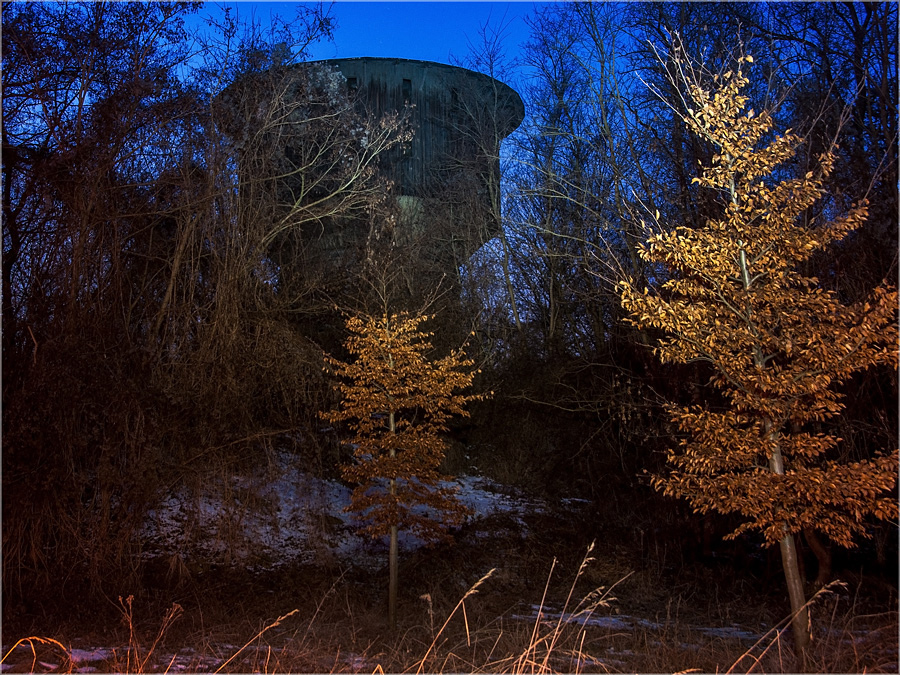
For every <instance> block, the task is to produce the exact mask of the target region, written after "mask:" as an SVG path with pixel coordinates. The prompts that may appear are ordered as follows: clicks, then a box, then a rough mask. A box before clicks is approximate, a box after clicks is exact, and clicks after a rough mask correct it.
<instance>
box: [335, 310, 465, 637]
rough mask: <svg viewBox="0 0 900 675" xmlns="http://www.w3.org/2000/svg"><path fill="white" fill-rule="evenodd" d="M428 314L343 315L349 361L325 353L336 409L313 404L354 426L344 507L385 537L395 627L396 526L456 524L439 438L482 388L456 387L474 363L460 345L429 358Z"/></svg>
mask: <svg viewBox="0 0 900 675" xmlns="http://www.w3.org/2000/svg"><path fill="white" fill-rule="evenodd" d="M429 318H431V317H428V316H414V317H410V316H408V315H407V314H395V315H392V316H387V315H385V316H382V317H380V318H374V317H364V318H355V317H351V318H349V319H348V320H347V329H348V330H349V331H350V336H349V337H348V338H347V341H346V342H345V346H346V348H347V351H349V352H350V354H352V355H353V356H355V357H356V358H355V360H354V361H353V362H352V363H344V362H342V361H339V360H338V359H335V358H331V357H327V358H326V361H327V363H328V364H329V365H330V366H331V367H332V368H333V369H334V372H335V373H336V374H337V375H338V376H340V377H341V378H343V379H344V380H345V382H343V383H341V384H339V385H338V389H339V391H340V392H341V396H342V400H341V405H340V408H339V409H338V410H333V411H330V412H324V413H322V417H323V418H324V419H326V420H328V421H330V422H332V423H337V422H347V423H348V425H349V427H350V429H351V430H352V432H353V436H352V437H351V438H350V440H349V443H351V444H353V446H354V448H355V449H354V455H355V459H356V461H355V462H353V463H352V464H347V465H344V466H343V467H342V470H341V472H342V475H343V477H344V479H345V480H347V481H350V482H352V483H356V484H357V485H358V487H356V489H354V491H353V495H352V498H351V503H350V506H348V507H347V510H348V511H352V512H356V513H358V514H360V515H361V516H362V517H363V518H364V519H365V520H366V521H368V524H367V525H366V526H365V527H364V528H363V532H366V533H367V534H370V535H371V536H372V537H381V536H384V535H389V536H390V553H389V567H390V588H389V594H388V617H389V622H390V625H391V628H392V629H393V628H395V627H396V607H397V557H398V552H397V548H398V547H397V534H398V530H401V529H402V530H406V531H410V532H412V533H413V534H415V535H417V536H418V537H420V538H421V539H423V540H425V541H426V542H434V541H439V540H445V539H447V538H448V535H447V529H448V528H449V527H453V526H457V525H460V524H461V523H462V522H463V521H464V520H465V518H466V516H467V515H468V513H469V511H468V509H467V508H466V507H465V506H464V505H463V504H462V503H460V501H459V500H458V499H457V498H456V496H455V492H456V490H455V489H453V488H449V487H442V486H441V484H440V482H441V481H442V480H446V479H447V478H448V477H447V476H443V475H441V474H440V473H439V472H438V467H439V466H440V464H441V461H442V460H443V459H444V454H445V452H446V447H447V441H446V439H445V438H444V434H445V433H446V432H447V424H448V422H449V421H450V419H451V418H452V417H453V416H454V415H460V416H468V412H467V411H466V409H465V408H464V406H465V404H466V403H468V402H469V401H473V400H477V399H480V398H482V395H477V394H469V395H463V394H460V393H458V391H459V390H461V389H465V388H467V387H469V386H470V385H471V383H472V379H473V378H474V376H475V372H474V371H472V370H471V367H472V365H473V362H472V361H470V360H467V359H466V358H465V357H464V356H463V354H462V352H461V351H454V352H452V353H450V354H449V355H448V356H445V357H444V358H442V359H438V360H434V361H433V360H430V359H429V358H428V352H429V351H431V348H432V347H431V343H430V341H429V338H430V337H431V335H432V333H426V332H423V331H422V330H420V328H419V326H420V324H422V323H423V322H424V321H426V320H427V319H429Z"/></svg>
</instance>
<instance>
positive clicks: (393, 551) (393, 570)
mask: <svg viewBox="0 0 900 675" xmlns="http://www.w3.org/2000/svg"><path fill="white" fill-rule="evenodd" d="M388 567H389V568H390V572H389V575H390V583H389V586H388V625H389V626H390V629H391V631H396V630H397V576H398V574H397V526H396V525H392V526H391V548H390V553H389V554H388Z"/></svg>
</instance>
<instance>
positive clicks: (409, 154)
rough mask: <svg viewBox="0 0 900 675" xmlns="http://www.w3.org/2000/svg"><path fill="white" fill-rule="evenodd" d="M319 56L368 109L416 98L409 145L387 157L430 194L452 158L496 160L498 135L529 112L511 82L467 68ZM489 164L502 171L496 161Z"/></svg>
mask: <svg viewBox="0 0 900 675" xmlns="http://www.w3.org/2000/svg"><path fill="white" fill-rule="evenodd" d="M315 63H325V64H328V65H330V66H332V67H334V68H336V69H337V70H339V71H340V73H341V74H342V75H343V76H344V78H345V79H346V80H347V87H348V89H349V90H351V91H357V92H358V94H359V97H360V100H361V101H362V102H363V103H364V104H365V105H366V107H367V109H368V111H369V112H370V113H373V114H375V115H383V114H385V113H389V112H392V111H401V110H403V109H404V108H405V107H406V106H411V117H412V125H413V129H414V136H413V140H412V144H411V147H410V148H409V149H408V150H406V151H405V152H403V153H398V154H400V156H398V157H395V158H392V159H393V166H390V167H385V166H384V163H383V165H382V166H383V168H384V169H385V170H386V171H387V172H388V174H389V176H390V177H391V178H392V180H393V181H394V183H395V185H396V186H397V188H398V193H399V194H400V195H403V196H408V197H418V198H429V197H431V196H433V193H434V188H435V186H434V185H433V183H434V181H435V175H436V174H440V173H441V172H445V171H452V169H453V164H454V160H461V159H466V160H470V159H471V158H480V159H481V160H483V161H484V162H487V163H492V162H494V161H495V160H496V158H497V157H498V155H499V144H500V141H501V140H502V139H503V138H505V137H506V136H508V135H509V134H510V133H512V132H513V131H514V130H515V129H516V127H518V126H519V124H521V122H522V120H523V118H524V117H525V105H524V104H523V103H522V99H521V98H520V97H519V95H518V94H517V93H516V92H515V91H514V90H513V89H512V88H511V87H509V86H507V85H506V84H504V83H502V82H500V81H499V80H496V79H494V78H492V77H489V76H487V75H484V74H482V73H477V72H475V71H472V70H467V69H465V68H460V67H457V66H448V65H445V64H443V63H434V62H431V61H414V60H409V59H392V58H370V57H365V58H351V59H332V60H328V61H322V62H315ZM460 166H462V164H461V165H460ZM465 166H466V168H467V169H470V170H471V169H472V168H474V167H472V166H470V165H468V164H466V165H465ZM484 168H487V167H484ZM491 169H494V170H496V171H499V166H498V167H491ZM496 178H497V179H498V180H499V175H498V176H496Z"/></svg>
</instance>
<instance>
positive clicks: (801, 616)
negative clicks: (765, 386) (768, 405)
mask: <svg viewBox="0 0 900 675" xmlns="http://www.w3.org/2000/svg"><path fill="white" fill-rule="evenodd" d="M743 253H744V252H743V251H741V260H742V261H743V259H744V256H743ZM744 269H746V268H744ZM757 362H759V360H757ZM765 428H766V433H767V434H768V436H769V438H770V439H771V440H772V456H771V457H770V458H769V469H770V470H771V471H772V473H774V474H777V475H779V476H783V475H784V459H783V458H782V456H781V445H780V443H779V442H778V432H777V428H776V427H775V425H774V424H773V423H772V422H771V420H766V422H765ZM783 528H784V533H785V534H784V537H783V538H782V540H781V541H779V542H778V546H779V547H780V548H781V566H782V567H783V568H784V579H785V581H786V582H787V588H788V597H789V598H790V600H791V627H792V628H793V631H794V642H795V643H796V645H797V651H798V652H799V655H800V659H801V663H802V665H803V667H804V669H805V667H806V648H807V647H809V641H810V635H809V609H808V608H807V606H806V593H805V592H804V590H803V575H802V574H800V561H799V558H798V557H797V544H796V542H795V541H794V535H793V534H791V533H790V532H788V529H787V525H784V526H783Z"/></svg>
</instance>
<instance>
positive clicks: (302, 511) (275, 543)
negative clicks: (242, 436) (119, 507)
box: [143, 453, 546, 570]
mask: <svg viewBox="0 0 900 675" xmlns="http://www.w3.org/2000/svg"><path fill="white" fill-rule="evenodd" d="M273 463H274V465H273V466H270V467H268V469H266V468H262V467H261V468H260V469H259V470H258V471H257V472H256V473H255V475H252V476H249V477H248V476H234V477H232V478H231V479H230V482H229V483H228V484H227V485H225V486H218V489H217V490H213V489H208V490H205V491H203V492H202V494H201V495H200V496H199V498H197V502H196V503H194V504H189V503H188V500H189V497H188V494H187V491H181V492H178V493H175V494H171V495H169V496H168V497H167V498H166V499H165V500H164V501H163V502H162V504H161V505H160V507H159V508H158V509H156V510H154V511H152V512H151V513H150V517H149V520H148V523H147V525H146V528H145V530H144V533H143V536H145V538H146V539H145V540H146V541H147V542H148V544H147V548H146V550H145V555H146V556H147V557H164V558H171V557H172V556H175V555H177V556H179V557H180V559H181V560H182V561H188V560H189V559H190V558H192V557H193V558H196V559H207V560H209V559H213V560H218V561H221V562H224V563H226V564H240V565H242V566H244V567H246V568H248V569H250V570H260V569H273V568H277V567H280V566H283V565H288V564H296V563H300V564H330V563H340V564H351V563H352V564H354V565H361V566H364V567H373V566H375V567H377V566H380V565H381V564H383V552H384V551H385V550H386V546H387V541H386V540H385V541H377V540H376V541H373V540H372V539H371V538H368V537H365V536H360V535H358V534H357V533H356V532H357V529H358V526H359V525H360V523H359V522H357V521H356V520H355V518H354V516H353V515H352V514H349V513H347V512H345V510H344V509H345V507H347V506H348V505H349V504H350V494H351V489H350V488H349V487H347V486H346V485H344V484H342V483H340V482H339V481H336V480H324V479H319V478H316V477H314V476H311V475H309V474H308V473H306V472H304V471H303V470H302V469H301V467H300V466H298V464H297V462H296V461H295V460H294V458H293V456H291V455H289V454H288V453H281V454H278V455H277V456H276V458H275V459H274V462H273ZM443 485H444V486H445V487H455V488H456V489H457V491H458V492H457V497H458V498H459V500H460V501H461V502H462V503H463V504H464V505H465V506H467V507H468V508H469V509H470V510H471V511H472V512H473V514H472V516H470V522H471V521H477V520H479V519H482V518H485V517H487V516H491V515H496V514H506V515H509V516H511V517H512V518H513V520H514V521H515V522H516V523H517V524H518V526H519V527H520V529H521V530H522V533H523V534H525V533H526V530H525V523H524V520H523V516H524V515H525V514H526V513H539V512H541V511H543V510H544V509H545V508H546V504H545V503H544V502H542V501H541V500H537V499H533V498H528V497H527V496H526V495H524V494H523V493H521V492H519V491H516V490H512V489H510V488H507V487H504V486H502V485H500V484H498V483H495V482H494V481H492V480H490V479H488V478H485V477H483V476H460V477H458V478H456V479H454V480H452V481H448V482H446V483H444V484H443ZM224 492H227V493H229V494H230V497H231V498H230V499H225V498H224V496H223V493H224ZM422 543H423V542H421V541H420V540H418V539H417V538H416V537H414V536H412V535H410V534H409V533H403V532H401V533H400V547H401V549H402V550H404V551H410V550H414V549H416V548H418V547H420V546H421V545H422Z"/></svg>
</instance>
